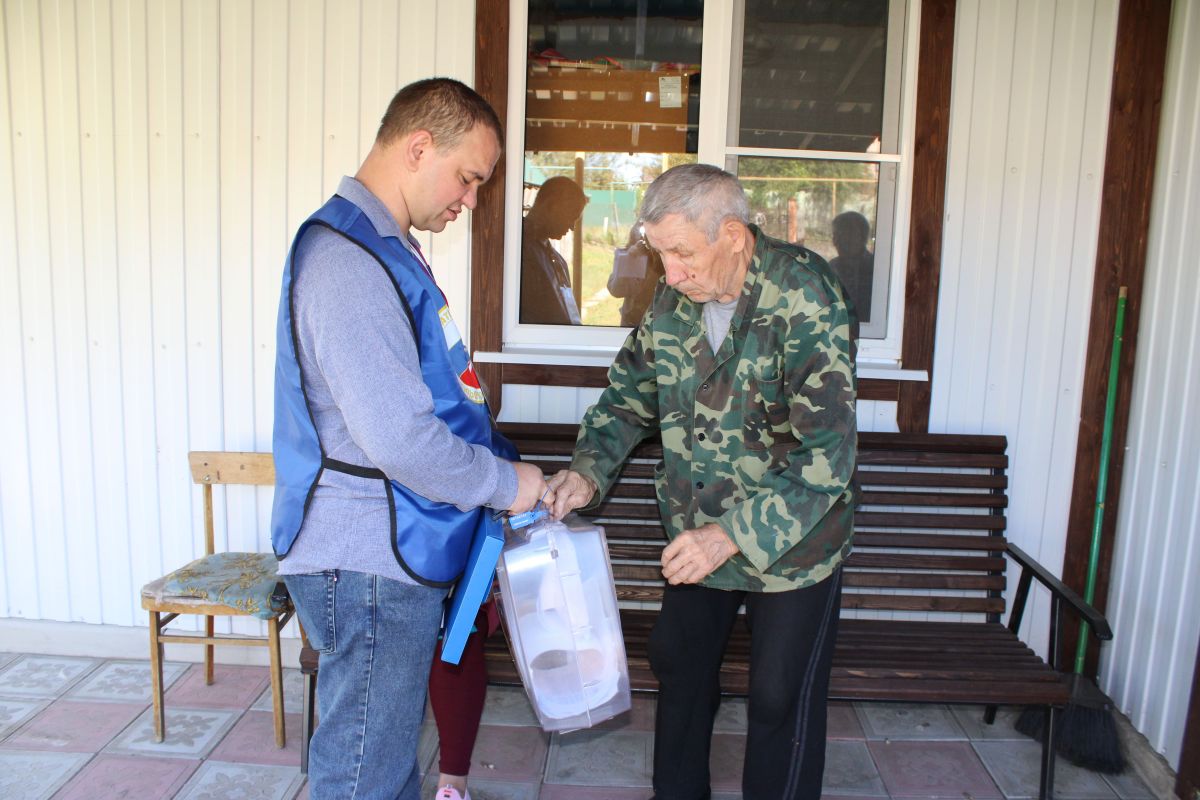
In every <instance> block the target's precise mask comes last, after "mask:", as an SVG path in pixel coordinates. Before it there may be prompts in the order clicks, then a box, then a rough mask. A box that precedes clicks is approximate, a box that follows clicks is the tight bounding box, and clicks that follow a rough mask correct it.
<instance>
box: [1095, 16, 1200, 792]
mask: <svg viewBox="0 0 1200 800" xmlns="http://www.w3.org/2000/svg"><path fill="white" fill-rule="evenodd" d="M1173 13H1174V18H1173V19H1172V21H1171V40H1170V44H1169V47H1168V50H1167V74H1166V84H1165V86H1164V90H1163V116H1162V124H1161V128H1160V134H1159V143H1158V165H1157V169H1156V172H1155V177H1154V204H1153V206H1152V209H1151V222H1150V237H1149V249H1148V253H1147V261H1146V278H1145V286H1144V290H1143V293H1142V308H1141V318H1140V323H1139V324H1140V327H1139V333H1138V353H1137V371H1136V374H1135V375H1134V388H1133V406H1132V409H1131V413H1130V423H1129V436H1128V440H1127V451H1126V454H1125V470H1124V480H1123V482H1122V487H1121V503H1120V512H1119V516H1118V519H1117V531H1116V547H1115V552H1114V555H1113V575H1112V580H1111V583H1110V589H1109V598H1108V611H1109V620H1110V621H1111V622H1112V626H1113V632H1114V641H1113V643H1112V646H1111V647H1108V648H1106V649H1105V651H1104V658H1103V660H1102V675H1101V682H1102V685H1103V687H1104V689H1105V691H1107V692H1108V693H1109V695H1110V696H1111V697H1112V698H1113V700H1114V701H1115V702H1116V703H1117V705H1118V706H1119V707H1120V708H1121V710H1122V711H1124V712H1125V713H1126V714H1128V715H1129V717H1130V719H1131V720H1132V721H1133V724H1134V726H1135V727H1136V728H1137V729H1138V730H1139V731H1141V732H1142V733H1144V734H1145V735H1146V737H1147V738H1148V739H1149V740H1150V743H1151V744H1152V745H1153V746H1154V747H1155V749H1157V750H1158V751H1159V752H1160V753H1163V754H1164V755H1165V756H1166V757H1167V760H1168V761H1170V763H1171V765H1172V766H1173V767H1175V768H1176V769H1178V768H1179V766H1180V753H1181V750H1182V747H1183V732H1184V722H1185V716H1186V715H1187V708H1188V697H1189V694H1190V691H1191V687H1192V672H1193V669H1194V668H1195V658H1196V640H1197V638H1198V637H1200V615H1197V613H1196V611H1197V609H1200V586H1198V585H1197V580H1196V576H1198V575H1200V492H1198V491H1197V488H1198V487H1200V420H1198V419H1197V416H1196V411H1197V409H1200V364H1198V361H1200V313H1198V312H1200V269H1197V260H1198V257H1197V253H1200V227H1198V225H1197V222H1200V85H1197V83H1196V76H1197V75H1200V5H1198V4H1196V3H1194V2H1193V3H1185V2H1177V3H1175V6H1174V12H1173Z"/></svg>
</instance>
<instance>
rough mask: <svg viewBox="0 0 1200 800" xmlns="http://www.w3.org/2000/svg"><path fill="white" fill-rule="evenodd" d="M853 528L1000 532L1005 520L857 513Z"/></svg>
mask: <svg viewBox="0 0 1200 800" xmlns="http://www.w3.org/2000/svg"><path fill="white" fill-rule="evenodd" d="M854 527H855V529H856V530H857V529H860V528H939V529H947V528H948V529H954V530H978V531H1002V530H1004V527H1005V518H1004V517H1003V516H1002V515H1000V514H915V513H909V512H887V511H858V512H856V513H855V515H854Z"/></svg>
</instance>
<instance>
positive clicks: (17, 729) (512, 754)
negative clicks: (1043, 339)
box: [0, 652, 1153, 800]
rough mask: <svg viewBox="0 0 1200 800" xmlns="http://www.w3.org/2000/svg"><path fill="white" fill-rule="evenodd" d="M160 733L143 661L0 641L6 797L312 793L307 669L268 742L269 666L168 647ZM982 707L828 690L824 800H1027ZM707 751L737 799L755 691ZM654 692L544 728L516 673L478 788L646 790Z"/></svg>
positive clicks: (540, 799) (1002, 718)
mask: <svg viewBox="0 0 1200 800" xmlns="http://www.w3.org/2000/svg"><path fill="white" fill-rule="evenodd" d="M163 672H164V682H165V683H166V685H167V686H168V687H169V690H168V691H167V701H166V718H167V736H166V739H165V741H163V742H155V741H154V726H153V716H152V714H153V712H152V710H151V707H150V693H149V680H150V678H149V675H150V673H149V664H148V663H147V662H142V661H131V660H121V659H111V660H103V659H93V658H66V657H56V656H42V655H29V654H21V653H7V652H5V653H0V798H4V800H10V799H11V800H44V799H45V798H54V800H68V799H70V800H81V799H82V798H88V800H115V798H139V799H143V798H144V799H145V800H153V799H154V798H163V799H164V800H181V799H182V798H187V799H188V800H240V798H257V799H258V800H307V798H308V796H309V793H308V786H307V784H306V782H305V779H304V776H303V775H301V774H300V771H299V763H300V750H299V746H300V714H299V712H300V709H301V703H300V699H301V691H302V679H301V676H300V672H299V670H295V669H289V670H285V673H284V706H285V708H286V710H287V714H286V717H285V720H286V730H287V736H288V744H287V747H286V748H284V749H282V750H280V749H278V748H276V747H275V744H274V728H273V726H274V721H273V716H272V706H271V694H270V690H269V679H268V675H267V670H266V669H265V668H259V667H246V666H222V665H218V667H217V670H216V676H215V677H216V680H215V681H214V684H213V685H212V686H206V685H205V683H204V671H203V666H202V665H194V664H183V663H177V662H168V663H167V664H165V665H164V670H163ZM983 711H984V710H983V708H982V707H962V708H959V707H956V708H947V707H945V706H937V705H933V706H919V705H906V704H895V703H874V704H851V703H834V704H831V705H830V708H829V727H828V741H827V745H826V765H825V780H824V785H823V790H822V796H823V797H825V798H829V800H855V798H863V799H864V800H865V799H866V798H870V799H871V800H891V798H895V799H896V800H901V799H902V798H903V799H904V800H932V799H933V798H954V799H955V800H962V798H972V799H973V800H1020V799H1021V798H1028V797H1033V796H1036V793H1037V768H1038V764H1039V757H1040V750H1039V746H1038V745H1037V744H1035V743H1034V742H1032V741H1030V740H1028V739H1025V738H1024V737H1023V736H1021V735H1020V734H1019V733H1017V732H1016V731H1015V730H1014V729H1013V723H1014V721H1015V720H1016V717H1017V716H1018V713H1019V711H1018V710H1017V709H1006V708H1002V709H1000V710H999V715H998V717H997V720H996V724H995V725H991V726H989V725H985V724H984V723H983ZM714 729H715V733H714V736H713V746H712V752H711V757H710V761H709V767H710V771H711V773H712V788H713V795H712V796H713V800H740V798H741V792H740V781H741V770H742V759H743V756H744V753H745V748H746V741H745V740H746V737H745V732H746V703H745V701H744V700H741V699H738V698H728V699H726V700H725V701H724V702H723V703H722V705H721V708H720V710H719V712H718V714H717V718H716V721H715V724H714ZM437 754H438V741H437V729H436V727H435V726H434V724H433V723H432V720H428V719H427V720H426V723H425V725H424V726H423V728H422V735H421V741H420V745H419V748H418V767H419V768H420V770H421V772H422V774H423V780H424V786H423V792H422V798H425V799H427V798H430V797H432V796H433V793H434V790H435V788H436V782H437ZM653 755H654V696H653V695H646V694H635V695H634V697H633V703H632V708H631V710H630V712H629V713H627V714H623V715H621V716H619V717H617V718H615V719H613V720H609V721H607V722H605V723H602V724H601V725H599V726H597V727H596V728H595V729H593V730H587V731H575V732H572V733H566V734H557V733H556V734H546V733H544V732H543V731H542V730H541V729H540V728H539V727H538V725H537V721H536V718H535V717H534V714H533V711H532V709H531V707H530V705H529V701H528V699H527V698H526V696H525V692H524V690H523V689H521V688H520V687H492V688H491V689H490V690H489V693H488V704H487V707H486V708H485V710H484V716H483V725H482V727H481V729H480V735H479V740H478V743H477V745H476V748H475V752H474V754H473V759H472V767H471V796H472V797H473V798H475V800H646V798H648V797H649V795H650V793H651V790H650V779H651V769H652V765H653ZM1055 788H1056V790H1057V791H1056V794H1057V796H1058V797H1060V798H1063V800H1150V798H1152V796H1153V795H1152V794H1151V793H1150V791H1149V790H1148V789H1147V788H1146V786H1145V785H1144V784H1143V783H1142V782H1141V781H1140V780H1138V778H1137V777H1136V776H1134V775H1123V776H1117V777H1110V776H1099V775H1095V774H1092V773H1089V772H1085V771H1083V770H1080V769H1078V768H1076V767H1073V766H1071V765H1070V764H1067V763H1065V762H1063V761H1060V762H1059V766H1058V771H1057V773H1056V784H1055Z"/></svg>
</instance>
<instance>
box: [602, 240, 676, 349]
mask: <svg viewBox="0 0 1200 800" xmlns="http://www.w3.org/2000/svg"><path fill="white" fill-rule="evenodd" d="M662 276H663V266H662V259H660V258H659V257H658V253H656V252H654V250H653V248H651V247H650V246H649V245H648V244H646V240H645V239H644V238H643V236H642V221H641V220H638V221H637V222H635V223H634V225H633V227H632V228H630V229H629V241H628V242H626V244H625V246H624V247H618V248H617V250H616V252H615V253H614V254H613V271H612V274H611V275H610V276H609V277H608V293H609V294H611V295H612V296H613V297H620V298H622V300H621V324H622V325H623V326H625V327H629V328H632V327H634V326H635V325H637V324H638V323H639V322H641V321H642V316H643V315H644V314H645V313H646V309H647V308H649V307H650V301H651V300H653V299H654V290H655V288H656V287H657V286H658V281H659V279H660V278H662Z"/></svg>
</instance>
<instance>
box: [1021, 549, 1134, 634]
mask: <svg viewBox="0 0 1200 800" xmlns="http://www.w3.org/2000/svg"><path fill="white" fill-rule="evenodd" d="M1006 552H1007V553H1008V555H1009V556H1010V557H1011V558H1012V559H1013V560H1014V561H1016V562H1017V563H1018V564H1020V565H1021V568H1022V570H1023V571H1024V572H1023V573H1022V583H1023V584H1026V583H1027V582H1028V581H1027V580H1026V579H1025V573H1031V574H1032V575H1033V577H1035V578H1037V579H1038V581H1039V582H1040V583H1041V584H1042V585H1043V586H1045V587H1046V588H1047V589H1049V590H1050V593H1051V594H1053V595H1054V596H1056V597H1057V598H1059V599H1060V600H1065V601H1066V602H1067V603H1068V604H1069V605H1070V606H1071V608H1073V609H1075V611H1076V613H1078V614H1079V616H1081V617H1083V618H1084V619H1085V620H1086V621H1087V623H1088V625H1090V626H1091V628H1092V632H1093V633H1094V634H1096V638H1098V639H1100V640H1102V641H1108V640H1110V639H1112V638H1113V633H1112V628H1110V627H1109V625H1108V620H1107V619H1105V618H1104V615H1103V614H1101V613H1100V612H1099V611H1097V610H1096V609H1094V608H1092V607H1091V606H1090V605H1088V604H1087V603H1086V602H1085V601H1084V599H1083V598H1082V597H1080V596H1079V595H1078V594H1076V593H1075V590H1074V589H1072V588H1071V587H1069V586H1067V585H1066V584H1065V583H1063V582H1062V581H1061V580H1059V579H1058V578H1056V577H1054V575H1052V574H1051V573H1050V571H1049V570H1047V569H1046V568H1045V567H1043V566H1042V565H1041V564H1039V563H1038V562H1037V561H1035V560H1034V559H1033V557H1032V556H1030V555H1029V554H1028V553H1026V552H1025V551H1024V550H1022V549H1021V548H1019V547H1017V546H1016V545H1015V544H1013V543H1012V542H1008V543H1007V548H1006ZM1021 605H1024V603H1021Z"/></svg>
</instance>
